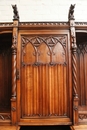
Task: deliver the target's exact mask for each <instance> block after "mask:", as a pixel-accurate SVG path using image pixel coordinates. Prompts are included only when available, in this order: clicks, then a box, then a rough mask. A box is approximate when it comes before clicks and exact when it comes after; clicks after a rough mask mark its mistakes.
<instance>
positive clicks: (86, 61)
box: [77, 42, 87, 106]
mask: <svg viewBox="0 0 87 130" xmlns="http://www.w3.org/2000/svg"><path fill="white" fill-rule="evenodd" d="M77 52H78V90H79V105H81V106H84V105H87V79H86V78H87V42H84V43H79V44H78V50H77Z"/></svg>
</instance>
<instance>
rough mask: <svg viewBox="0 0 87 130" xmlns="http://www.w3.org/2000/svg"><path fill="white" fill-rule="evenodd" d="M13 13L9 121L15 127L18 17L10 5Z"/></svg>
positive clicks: (14, 7)
mask: <svg viewBox="0 0 87 130" xmlns="http://www.w3.org/2000/svg"><path fill="white" fill-rule="evenodd" d="M12 7H13V11H14V19H13V37H12V96H11V119H12V125H16V122H17V112H16V104H17V101H16V88H17V81H16V80H17V78H16V76H17V74H16V73H17V65H16V64H17V41H18V23H19V16H18V12H17V7H16V5H12Z"/></svg>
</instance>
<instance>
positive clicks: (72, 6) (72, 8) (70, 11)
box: [68, 4, 75, 20]
mask: <svg viewBox="0 0 87 130" xmlns="http://www.w3.org/2000/svg"><path fill="white" fill-rule="evenodd" d="M74 8H75V4H74V5H72V4H71V6H70V9H69V16H68V19H69V20H74Z"/></svg>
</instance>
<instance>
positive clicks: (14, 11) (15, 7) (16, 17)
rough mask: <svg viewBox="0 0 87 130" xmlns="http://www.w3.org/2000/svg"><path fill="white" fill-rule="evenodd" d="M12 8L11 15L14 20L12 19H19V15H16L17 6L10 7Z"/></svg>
mask: <svg viewBox="0 0 87 130" xmlns="http://www.w3.org/2000/svg"><path fill="white" fill-rule="evenodd" d="M12 8H13V13H14V16H13V18H14V19H19V14H18V10H17V5H12Z"/></svg>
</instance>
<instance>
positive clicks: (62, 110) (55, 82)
mask: <svg viewBox="0 0 87 130" xmlns="http://www.w3.org/2000/svg"><path fill="white" fill-rule="evenodd" d="M68 36H69V35H68V33H67V32H66V34H63V33H60V34H59V33H58V32H57V33H56V34H55V32H54V33H53V34H50V33H49V32H46V33H44V32H40V34H38V33H34V34H31V33H30V34H26V35H25V34H21V35H20V39H21V40H20V41H21V43H19V44H20V45H21V65H20V66H21V84H20V99H21V106H20V110H21V113H20V123H21V122H23V123H24V122H26V123H27V125H38V124H44V125H50V124H55V125H57V124H66V123H67V124H71V120H72V115H71V113H72V112H71V111H72V109H71V107H72V105H71V103H70V101H71V99H72V96H71V91H72V90H71V66H70V65H71V63H70V60H69V57H70V51H69V48H70V45H69V43H68ZM69 69H70V71H69Z"/></svg>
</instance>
